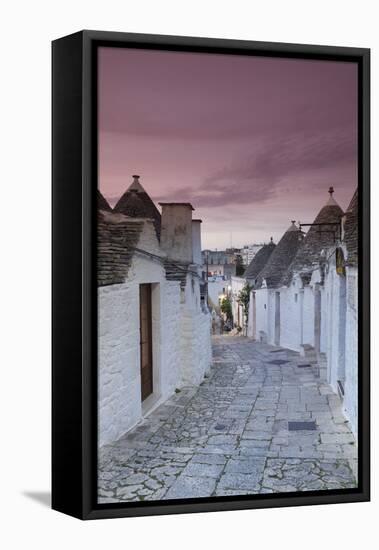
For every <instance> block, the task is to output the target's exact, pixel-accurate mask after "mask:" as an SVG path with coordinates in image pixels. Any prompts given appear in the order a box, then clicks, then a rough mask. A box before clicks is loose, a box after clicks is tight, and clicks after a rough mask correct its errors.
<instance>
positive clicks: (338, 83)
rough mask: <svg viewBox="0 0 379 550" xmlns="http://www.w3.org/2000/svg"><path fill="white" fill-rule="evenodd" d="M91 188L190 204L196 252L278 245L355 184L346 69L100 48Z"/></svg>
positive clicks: (113, 195)
mask: <svg viewBox="0 0 379 550" xmlns="http://www.w3.org/2000/svg"><path fill="white" fill-rule="evenodd" d="M99 173H100V189H101V191H102V193H103V194H104V196H105V197H106V198H107V199H108V200H109V201H110V203H111V204H112V205H113V204H114V203H115V201H116V200H117V199H118V198H119V197H120V196H121V194H122V193H123V192H124V191H125V189H126V188H127V187H128V185H129V184H130V183H131V182H132V174H140V176H141V183H142V185H143V186H144V187H145V189H146V191H147V192H148V193H149V194H150V196H151V197H152V198H153V200H155V201H157V202H158V201H190V202H191V203H192V205H193V206H194V208H195V209H196V210H195V212H194V217H196V218H202V219H203V225H202V230H203V233H202V240H203V247H204V248H205V247H207V248H218V249H222V248H225V247H227V246H230V244H231V242H232V244H233V245H234V246H242V245H244V244H250V243H254V242H267V241H268V240H269V238H270V236H273V237H274V240H275V241H277V240H278V239H279V238H280V237H281V235H282V234H283V232H284V231H285V230H286V229H287V227H288V226H289V225H290V220H292V219H294V220H296V221H298V220H300V221H301V222H304V223H310V222H312V221H313V219H314V217H315V216H316V214H317V212H318V210H319V209H320V208H321V207H322V206H323V204H324V203H325V202H326V201H327V199H328V193H327V190H328V188H329V186H330V185H333V186H334V188H335V195H334V197H335V199H336V200H337V202H338V203H339V204H340V206H341V207H342V208H343V209H344V208H346V207H347V205H348V203H349V201H350V198H351V196H352V195H353V192H354V189H355V187H356V186H357V67H356V65H355V64H352V63H341V62H338V63H337V62H331V61H308V60H307V61H305V60H294V59H279V58H277V59H275V58H267V57H246V56H227V55H214V54H194V53H184V52H162V51H148V50H132V49H122V48H101V49H100V52H99Z"/></svg>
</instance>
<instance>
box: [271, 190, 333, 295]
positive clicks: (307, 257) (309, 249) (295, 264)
mask: <svg viewBox="0 0 379 550" xmlns="http://www.w3.org/2000/svg"><path fill="white" fill-rule="evenodd" d="M329 194H330V197H329V200H328V202H327V203H326V204H325V206H323V207H322V208H321V210H320V212H319V213H318V214H317V216H316V218H315V220H314V221H313V223H314V224H325V225H312V226H311V227H310V229H309V231H308V233H307V234H306V236H305V237H304V239H303V240H302V242H301V246H299V249H298V251H297V253H296V256H295V257H294V259H293V261H292V262H291V264H290V265H289V266H288V269H287V270H286V272H285V273H284V274H283V278H282V281H281V283H282V284H283V285H289V284H290V283H291V280H292V278H293V276H294V275H295V274H296V273H299V274H302V273H310V272H312V270H313V269H315V268H317V267H318V266H319V261H320V254H321V251H322V250H326V249H328V248H330V247H331V246H333V245H334V243H335V242H336V239H338V237H339V225H338V224H339V223H340V221H341V217H342V216H343V211H342V209H341V207H340V206H339V205H338V204H337V202H336V201H335V200H334V198H333V188H332V187H331V188H330V189H329ZM329 223H330V224H331V225H328V224H329Z"/></svg>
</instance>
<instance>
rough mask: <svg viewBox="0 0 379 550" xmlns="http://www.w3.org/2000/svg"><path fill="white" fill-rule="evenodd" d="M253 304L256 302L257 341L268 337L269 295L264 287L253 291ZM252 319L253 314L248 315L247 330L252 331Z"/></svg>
mask: <svg viewBox="0 0 379 550" xmlns="http://www.w3.org/2000/svg"><path fill="white" fill-rule="evenodd" d="M255 304H256V323H257V324H256V339H257V340H258V341H260V340H261V338H263V339H265V338H267V341H268V339H269V336H270V335H269V304H270V296H269V291H268V290H267V289H266V288H260V289H258V290H256V291H255ZM252 319H253V316H250V317H249V326H250V328H249V329H248V330H249V331H252V327H251V324H252Z"/></svg>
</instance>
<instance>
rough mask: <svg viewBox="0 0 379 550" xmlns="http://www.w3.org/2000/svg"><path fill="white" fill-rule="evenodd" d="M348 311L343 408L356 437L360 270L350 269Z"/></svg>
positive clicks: (348, 277) (348, 270)
mask: <svg viewBox="0 0 379 550" xmlns="http://www.w3.org/2000/svg"><path fill="white" fill-rule="evenodd" d="M346 277H347V311H346V371H345V397H344V401H343V408H344V410H345V414H346V416H347V418H348V419H349V421H350V424H351V428H352V431H353V433H354V435H355V436H357V433H358V308H357V306H358V270H357V269H356V268H350V267H348V268H347V269H346Z"/></svg>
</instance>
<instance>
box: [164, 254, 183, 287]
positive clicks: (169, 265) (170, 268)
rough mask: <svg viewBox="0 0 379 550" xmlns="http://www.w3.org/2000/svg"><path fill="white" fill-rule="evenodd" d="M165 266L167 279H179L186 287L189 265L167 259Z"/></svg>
mask: <svg viewBox="0 0 379 550" xmlns="http://www.w3.org/2000/svg"><path fill="white" fill-rule="evenodd" d="M164 267H165V271H166V279H167V280H168V281H178V282H179V283H180V286H181V288H184V287H185V285H186V279H187V273H188V265H187V264H179V262H172V261H170V260H166V261H165V262H164Z"/></svg>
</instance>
